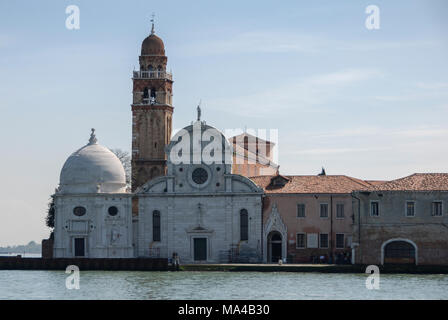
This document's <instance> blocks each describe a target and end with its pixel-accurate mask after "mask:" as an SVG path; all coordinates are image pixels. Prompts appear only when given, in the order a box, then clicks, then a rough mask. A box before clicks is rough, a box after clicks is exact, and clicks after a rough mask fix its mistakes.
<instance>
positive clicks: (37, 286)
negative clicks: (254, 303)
mask: <svg viewBox="0 0 448 320" xmlns="http://www.w3.org/2000/svg"><path fill="white" fill-rule="evenodd" d="M67 276H68V274H66V273H65V272H64V271H28V270H24V271H22V270H21V271H15V270H11V271H9V270H1V271H0V299H89V300H90V299H225V300H231V299H281V300H291V299H293V300H294V299H448V275H409V274H402V275H401V274H395V275H381V278H380V289H379V290H368V289H366V286H365V281H366V279H367V275H366V274H325V273H287V272H274V273H267V272H128V271H123V272H117V271H84V272H83V271H81V274H80V289H79V290H76V289H73V290H68V289H66V287H65V281H66V278H67Z"/></svg>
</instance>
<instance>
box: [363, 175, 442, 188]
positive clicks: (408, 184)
mask: <svg viewBox="0 0 448 320" xmlns="http://www.w3.org/2000/svg"><path fill="white" fill-rule="evenodd" d="M362 190H366V191H448V173H414V174H412V175H410V176H407V177H404V178H400V179H396V180H392V181H388V182H385V183H382V184H379V185H373V186H371V187H369V188H365V189H362Z"/></svg>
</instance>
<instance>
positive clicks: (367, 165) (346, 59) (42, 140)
mask: <svg viewBox="0 0 448 320" xmlns="http://www.w3.org/2000/svg"><path fill="white" fill-rule="evenodd" d="M69 5H76V6H78V7H79V10H80V28H79V30H69V29H67V28H66V24H65V21H66V19H67V17H68V14H66V7H67V6H69ZM369 5H376V6H377V7H378V8H379V10H380V11H379V16H380V20H379V21H380V28H379V29H373V30H369V29H367V28H366V25H365V21H366V19H367V18H368V16H369V15H370V14H367V13H366V7H367V6H369ZM153 12H154V13H155V15H156V16H155V20H156V21H155V30H156V34H157V35H158V36H160V37H161V38H162V39H163V41H164V43H165V49H166V54H167V56H168V68H169V69H170V70H172V72H173V76H174V81H175V82H174V87H173V94H174V97H173V104H174V108H175V109H174V116H173V128H182V127H184V126H186V125H189V124H190V123H191V121H192V120H194V119H195V117H196V106H197V104H198V102H199V101H200V100H201V107H202V118H203V119H204V120H206V121H207V123H208V124H210V125H212V126H214V127H216V128H218V129H220V130H223V131H225V130H228V129H238V128H240V129H243V128H248V129H249V130H250V129H254V130H263V129H264V130H270V129H273V130H278V142H277V152H278V163H279V164H280V172H281V173H282V174H298V175H308V174H311V175H314V174H317V173H319V172H320V170H321V167H322V166H323V167H325V170H326V172H327V174H344V175H349V176H353V177H357V178H361V179H381V180H383V179H385V180H390V179H395V178H399V177H403V176H406V175H409V174H412V173H414V172H448V122H447V119H448V59H447V57H448V37H447V34H448V19H447V18H446V17H447V14H448V2H446V1H443V0H440V1H436V0H430V1H423V0H421V1H413V0H406V1H404V0H401V1H400V0H397V1H361V0H359V1H351V0H350V1H349V0H346V1H297V0H296V1H288V0H286V1H265V0H257V1H252V0H251V1H249V0H246V1H242V0H239V1H233V0H226V1H137V0H128V1H120V2H118V1H117V2H116V3H115V2H113V3H112V2H111V1H100V0H95V1H91V0H90V1H87V0H84V1H75V0H71V1H65V0H58V1H55V0H53V1H45V0H40V1H33V2H31V1H24V0H14V1H13V0H0V137H1V150H2V151H1V157H0V181H1V184H0V203H1V206H2V210H1V213H0V246H4V245H12V244H24V243H27V242H29V241H31V240H34V241H37V242H40V240H41V239H43V238H46V237H48V235H49V229H48V228H47V227H45V224H44V218H45V215H46V208H47V204H48V201H49V197H50V195H51V194H52V193H53V192H54V189H55V188H56V187H57V186H58V181H59V173H60V170H61V168H62V166H63V164H64V161H65V160H66V159H67V157H68V156H69V155H70V154H71V153H72V152H74V151H75V150H77V149H78V148H80V147H81V146H83V145H85V144H86V143H87V141H88V138H89V134H90V128H95V129H96V133H97V138H98V140H99V143H100V144H102V145H105V146H107V147H109V148H120V149H123V150H127V151H130V148H131V147H130V145H131V107H130V104H131V100H132V95H131V93H132V81H131V74H132V70H133V69H134V68H136V69H138V55H139V53H140V48H141V42H142V41H143V39H144V38H145V37H146V36H147V35H148V34H149V32H150V29H151V24H150V19H151V14H152V13H153ZM268 138H269V137H268Z"/></svg>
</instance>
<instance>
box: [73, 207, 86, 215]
mask: <svg viewBox="0 0 448 320" xmlns="http://www.w3.org/2000/svg"><path fill="white" fill-rule="evenodd" d="M73 214H74V215H75V216H78V217H81V216H83V215H85V214H86V208H84V207H76V208H74V209H73Z"/></svg>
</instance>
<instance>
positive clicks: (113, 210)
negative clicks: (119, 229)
mask: <svg viewBox="0 0 448 320" xmlns="http://www.w3.org/2000/svg"><path fill="white" fill-rule="evenodd" d="M108 212H109V215H111V216H116V215H117V213H118V209H117V207H109V210H108Z"/></svg>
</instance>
